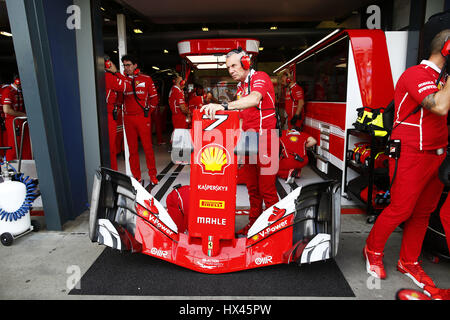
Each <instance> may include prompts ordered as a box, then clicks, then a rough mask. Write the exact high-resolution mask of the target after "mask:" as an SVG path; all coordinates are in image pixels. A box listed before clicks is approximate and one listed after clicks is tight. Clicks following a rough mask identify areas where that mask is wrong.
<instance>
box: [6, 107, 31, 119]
mask: <svg viewBox="0 0 450 320" xmlns="http://www.w3.org/2000/svg"><path fill="white" fill-rule="evenodd" d="M3 112H4V113H5V114H8V115H10V116H13V117H26V116H27V115H26V113H23V112H20V111H15V110H14V109H13V107H11V105H10V104H4V105H3Z"/></svg>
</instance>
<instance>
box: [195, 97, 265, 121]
mask: <svg viewBox="0 0 450 320" xmlns="http://www.w3.org/2000/svg"><path fill="white" fill-rule="evenodd" d="M262 98H263V96H262V94H261V93H259V92H258V91H252V92H251V93H250V94H249V95H248V96H245V97H243V98H240V99H239V100H234V101H231V102H229V103H228V110H243V109H247V108H251V107H257V106H258V105H259V103H260V102H261V99H262ZM224 109H225V108H224V107H223V106H222V105H221V104H217V103H210V104H206V105H204V106H203V107H202V108H201V109H200V112H203V111H205V114H206V115H207V116H209V117H210V118H211V119H214V115H215V114H216V111H220V110H224Z"/></svg>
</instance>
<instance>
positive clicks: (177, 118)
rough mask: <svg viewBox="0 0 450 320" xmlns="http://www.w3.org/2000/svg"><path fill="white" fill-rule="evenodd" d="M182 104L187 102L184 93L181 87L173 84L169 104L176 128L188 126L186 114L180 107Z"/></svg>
mask: <svg viewBox="0 0 450 320" xmlns="http://www.w3.org/2000/svg"><path fill="white" fill-rule="evenodd" d="M182 104H186V102H185V100H184V93H183V91H181V89H180V88H179V87H177V86H173V87H172V88H171V89H170V92H169V106H170V111H171V112H172V122H173V125H174V127H175V128H187V123H186V115H185V114H184V113H183V112H182V111H181V107H180V106H181V105H182Z"/></svg>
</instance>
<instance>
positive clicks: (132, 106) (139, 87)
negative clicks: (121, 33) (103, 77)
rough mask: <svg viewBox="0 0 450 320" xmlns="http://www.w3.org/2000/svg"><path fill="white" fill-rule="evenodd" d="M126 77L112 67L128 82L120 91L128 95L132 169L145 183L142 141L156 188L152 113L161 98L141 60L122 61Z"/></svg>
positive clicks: (126, 119)
mask: <svg viewBox="0 0 450 320" xmlns="http://www.w3.org/2000/svg"><path fill="white" fill-rule="evenodd" d="M121 60H122V63H123V66H124V71H125V76H124V75H121V74H119V73H117V69H116V67H115V66H114V64H113V63H112V65H111V68H110V69H109V71H111V72H113V73H114V74H116V75H117V76H118V77H119V79H121V80H124V81H123V83H122V85H121V86H120V88H119V89H120V90H117V91H123V95H124V105H123V108H124V126H125V133H126V137H127V143H128V148H129V151H130V169H131V173H132V174H133V177H134V178H135V179H136V180H138V181H141V178H142V177H141V168H140V161H139V145H138V138H139V139H140V140H141V143H142V147H143V149H144V153H145V159H146V163H147V169H148V175H149V177H150V182H151V183H152V184H153V185H156V184H157V183H158V179H157V177H156V173H157V171H156V167H155V155H154V153H153V145H152V135H151V113H152V112H153V111H154V110H155V108H156V106H157V105H158V94H157V92H156V88H155V85H154V83H153V80H152V78H151V77H150V76H148V75H145V74H143V73H141V71H140V70H139V69H138V63H137V60H136V59H135V58H134V57H132V56H130V55H124V56H123V57H122V59H121Z"/></svg>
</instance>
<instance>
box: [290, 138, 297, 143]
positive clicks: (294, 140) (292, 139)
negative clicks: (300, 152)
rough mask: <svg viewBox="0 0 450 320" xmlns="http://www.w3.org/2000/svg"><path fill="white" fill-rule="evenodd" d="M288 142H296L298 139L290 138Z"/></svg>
mask: <svg viewBox="0 0 450 320" xmlns="http://www.w3.org/2000/svg"><path fill="white" fill-rule="evenodd" d="M289 140H291V141H292V142H297V141H298V138H297V137H290V138H289Z"/></svg>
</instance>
